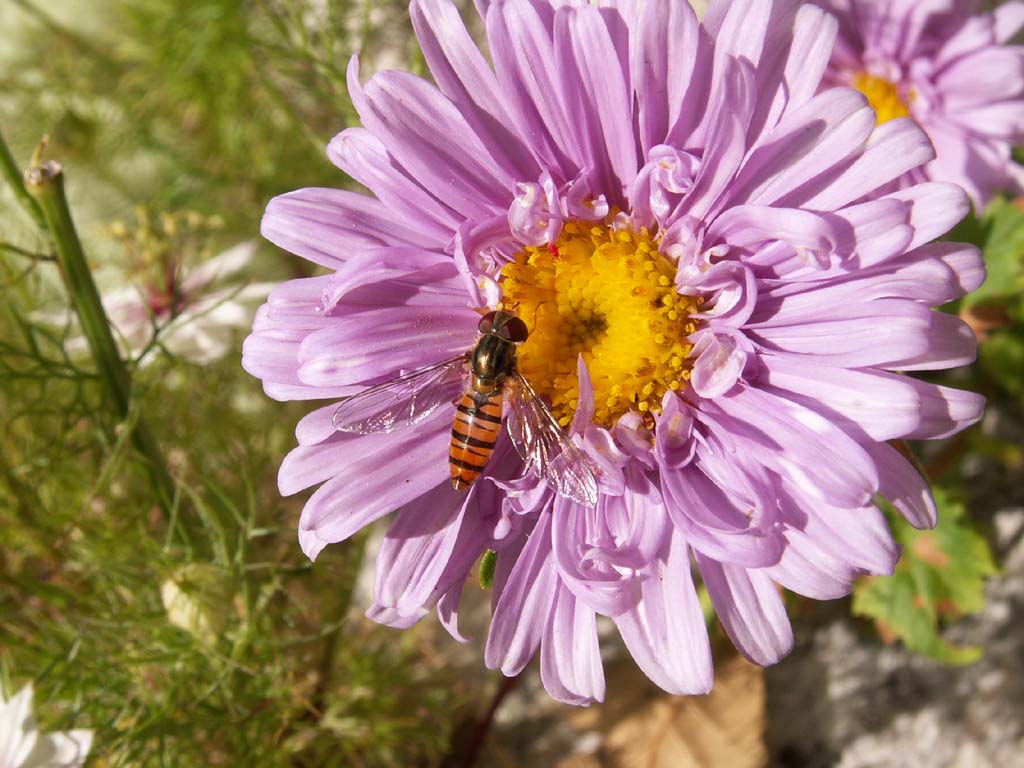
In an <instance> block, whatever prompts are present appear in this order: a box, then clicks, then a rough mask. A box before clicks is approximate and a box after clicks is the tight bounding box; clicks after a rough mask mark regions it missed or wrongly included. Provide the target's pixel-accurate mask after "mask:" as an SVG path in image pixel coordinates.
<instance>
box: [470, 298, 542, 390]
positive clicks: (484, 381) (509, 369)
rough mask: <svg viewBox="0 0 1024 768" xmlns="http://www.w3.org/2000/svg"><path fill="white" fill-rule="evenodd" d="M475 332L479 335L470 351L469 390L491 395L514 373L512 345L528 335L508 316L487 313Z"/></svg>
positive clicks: (512, 317)
mask: <svg viewBox="0 0 1024 768" xmlns="http://www.w3.org/2000/svg"><path fill="white" fill-rule="evenodd" d="M477 329H478V330H479V331H480V333H481V334H482V335H481V337H480V340H479V341H478V342H477V345H476V348H475V349H474V350H473V358H472V361H471V367H472V372H473V389H474V390H475V391H476V392H479V393H481V394H491V393H492V392H495V391H496V390H497V389H498V388H499V387H501V384H502V382H503V381H504V380H505V379H507V378H508V377H509V376H511V375H512V374H513V373H515V370H516V344H519V343H522V342H524V341H526V337H527V336H528V335H529V333H528V331H527V329H526V324H525V323H524V322H523V321H522V320H520V319H519V318H518V317H516V316H515V315H513V314H512V313H510V312H504V311H502V310H498V311H496V312H488V313H487V314H486V315H484V316H483V317H482V318H481V319H480V324H479V326H478V327H477Z"/></svg>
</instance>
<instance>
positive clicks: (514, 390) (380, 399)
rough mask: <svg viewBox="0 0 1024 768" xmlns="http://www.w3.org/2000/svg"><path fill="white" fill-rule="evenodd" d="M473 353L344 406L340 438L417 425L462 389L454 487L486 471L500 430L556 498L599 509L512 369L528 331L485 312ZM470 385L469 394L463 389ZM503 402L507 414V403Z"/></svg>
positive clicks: (583, 462)
mask: <svg viewBox="0 0 1024 768" xmlns="http://www.w3.org/2000/svg"><path fill="white" fill-rule="evenodd" d="M477 330H478V331H479V332H480V338H479V339H478V340H477V342H476V345H475V346H474V347H473V349H471V350H469V351H468V352H466V353H465V354H463V355H459V356H458V357H453V358H451V359H450V360H445V361H444V362H440V363H436V364H434V365H429V366H427V367H425V368H420V369H418V370H415V371H412V372H411V373H407V374H405V375H404V376H399V377H398V378H396V379H392V380H391V381H388V382H386V383H384V384H380V385H378V386H375V387H371V388H370V389H367V390H365V391H363V392H360V393H359V394H356V395H353V396H352V397H349V398H347V399H346V400H345V401H344V402H343V403H342V404H341V405H340V406H338V410H336V411H335V412H334V419H333V424H334V428H335V429H336V430H338V431H340V432H354V433H357V434H373V433H379V432H392V431H394V430H397V429H401V428H403V427H407V426H411V425H413V424H417V423H418V422H420V421H422V420H423V419H425V418H426V417H427V416H429V415H430V414H431V413H433V412H434V411H435V410H436V409H437V408H438V407H439V406H441V405H443V404H444V403H446V402H448V403H452V402H453V392H455V391H457V390H456V387H458V386H459V385H461V386H462V389H463V394H462V396H461V397H460V398H458V402H457V403H456V409H455V416H454V420H453V424H452V439H451V443H450V445H449V451H448V464H449V468H450V470H451V477H452V485H453V486H454V487H455V488H456V489H465V488H468V487H469V486H470V485H471V484H472V483H473V481H474V480H476V479H477V478H478V477H479V476H480V473H481V472H483V470H484V467H485V466H486V465H487V461H488V459H490V458H491V454H492V453H493V452H494V445H495V443H496V442H497V441H498V436H499V434H500V432H501V425H502V424H503V423H504V424H505V428H506V430H507V431H508V435H509V437H510V438H511V440H512V444H513V445H514V446H515V448H516V450H517V451H518V452H519V455H520V456H522V458H523V460H524V461H525V462H526V465H527V468H528V469H529V470H530V471H532V472H533V473H534V474H535V475H537V476H538V477H541V478H543V479H544V480H546V481H547V482H548V484H549V485H550V486H551V487H552V488H553V489H554V491H555V492H556V493H558V494H559V495H561V496H564V497H566V498H568V499H572V500H573V501H575V502H577V503H580V504H583V505H586V506H588V507H593V506H596V504H597V480H596V479H595V477H594V472H593V470H592V468H591V465H590V464H589V462H588V460H587V459H586V458H585V457H584V455H583V453H582V452H581V451H580V449H579V448H577V447H576V445H575V443H573V442H572V440H570V439H569V437H568V436H567V435H566V433H565V432H564V431H563V429H562V427H561V426H560V425H559V424H558V421H557V419H555V417H554V415H553V414H552V413H551V409H550V408H548V406H547V404H546V403H545V402H544V401H543V400H541V398H540V397H539V396H538V395H537V393H536V392H535V391H534V389H533V387H532V386H530V383H529V382H528V381H527V380H526V379H525V378H524V377H523V376H522V374H520V373H519V371H518V369H517V366H516V345H517V344H521V343H522V342H524V341H526V337H527V336H528V334H529V332H528V331H527V328H526V324H525V323H524V322H523V321H522V320H521V319H519V318H518V317H517V316H516V315H514V314H513V313H511V312H506V311H504V310H498V311H495V312H488V313H487V314H486V315H484V316H483V318H481V320H480V324H479V325H478V327H477ZM467 378H468V380H469V381H468V386H466V384H465V383H464V382H465V381H466V379H467ZM506 396H507V398H508V412H507V414H506V413H504V407H503V404H504V400H505V398H506Z"/></svg>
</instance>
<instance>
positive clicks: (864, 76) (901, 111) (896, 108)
mask: <svg viewBox="0 0 1024 768" xmlns="http://www.w3.org/2000/svg"><path fill="white" fill-rule="evenodd" d="M851 85H853V87H854V88H856V89H857V90H858V91H860V92H861V93H863V94H864V95H865V96H866V97H867V99H868V104H870V105H871V108H872V109H874V110H875V114H876V115H877V116H878V118H877V119H878V124H879V125H881V124H882V123H887V122H889V121H890V120H895V119H896V118H897V117H906V116H907V115H909V114H910V108H909V107H908V105H907V103H906V102H905V101H903V99H902V98H900V92H899V88H897V86H896V84H895V83H892V82H889V81H888V80H886V79H885V78H882V77H875V76H874V75H869V74H868V73H867V72H859V73H857V74H856V75H854V76H853V82H852V83H851Z"/></svg>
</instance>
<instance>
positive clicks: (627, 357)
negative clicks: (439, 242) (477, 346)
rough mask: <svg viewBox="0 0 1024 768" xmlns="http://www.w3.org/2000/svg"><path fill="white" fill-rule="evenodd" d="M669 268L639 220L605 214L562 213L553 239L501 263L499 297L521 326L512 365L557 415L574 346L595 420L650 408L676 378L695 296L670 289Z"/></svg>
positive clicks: (566, 394)
mask: <svg viewBox="0 0 1024 768" xmlns="http://www.w3.org/2000/svg"><path fill="white" fill-rule="evenodd" d="M675 272H676V270H675V265H674V264H672V263H671V262H669V261H668V260H667V259H666V258H665V257H664V256H662V255H661V254H660V253H659V252H658V244H657V240H656V238H655V237H653V236H652V235H651V234H650V233H649V232H648V231H647V230H646V229H641V230H640V231H638V232H634V231H632V230H629V229H620V230H615V229H612V227H611V226H610V222H609V223H607V224H603V225H601V226H594V225H593V224H590V223H584V222H568V223H566V224H565V226H564V227H563V229H562V234H561V236H560V237H559V238H558V241H557V242H556V243H555V244H554V247H549V246H546V245H544V246H539V247H529V248H526V249H524V250H523V251H522V252H520V253H519V254H517V256H516V259H515V261H514V262H512V263H510V264H507V265H506V266H505V267H504V268H503V269H502V271H501V274H502V280H501V286H502V294H503V304H504V306H506V307H508V308H510V309H514V310H515V311H516V313H517V314H518V315H519V317H521V318H522V319H523V321H524V322H525V323H526V324H527V326H528V327H529V329H530V337H529V339H527V341H526V342H525V343H524V344H523V345H522V346H521V347H520V349H519V369H520V371H521V372H522V373H523V375H524V376H526V378H527V379H529V381H530V383H532V384H533V386H534V388H536V389H537V391H538V392H540V393H541V394H544V395H547V396H548V397H549V398H550V399H551V403H552V410H553V412H554V414H555V416H556V418H558V420H559V422H560V423H561V424H563V425H566V424H568V423H569V422H570V421H571V419H572V415H573V412H574V411H575V408H576V405H577V401H578V399H579V387H578V384H577V377H576V360H577V358H578V356H579V355H581V354H582V355H583V359H584V361H585V362H586V363H587V368H588V370H589V371H590V377H591V379H592V381H593V385H594V401H595V414H594V421H595V422H596V423H598V424H603V425H605V426H611V425H612V424H614V423H615V421H616V420H617V419H618V418H619V417H620V416H622V415H623V414H624V413H626V412H627V411H629V410H637V411H640V412H641V413H643V414H650V413H657V412H659V411H660V410H661V399H662V396H663V395H664V394H665V392H667V391H668V390H670V389H672V390H678V389H680V388H682V387H683V386H685V382H686V381H687V380H688V379H689V378H690V361H688V360H687V356H688V355H689V353H690V350H691V348H692V346H693V345H692V344H690V342H689V340H688V337H689V335H690V334H692V333H693V332H694V331H695V330H696V321H695V320H693V319H691V317H690V315H691V314H692V313H694V312H695V311H697V309H698V306H699V300H698V299H696V298H695V297H692V296H683V295H681V294H679V293H677V292H676V289H675ZM647 418H648V419H649V418H650V416H647Z"/></svg>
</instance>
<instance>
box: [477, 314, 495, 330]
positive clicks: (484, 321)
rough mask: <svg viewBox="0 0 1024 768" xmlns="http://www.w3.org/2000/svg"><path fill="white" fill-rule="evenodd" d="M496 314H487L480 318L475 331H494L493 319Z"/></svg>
mask: <svg viewBox="0 0 1024 768" xmlns="http://www.w3.org/2000/svg"><path fill="white" fill-rule="evenodd" d="M497 314H498V313H497V312H488V313H487V314H486V315H484V316H483V317H481V318H480V324H479V325H477V327H476V329H477V331H479V332H480V333H490V332H491V331H493V330H494V317H495V316H496V315H497Z"/></svg>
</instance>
